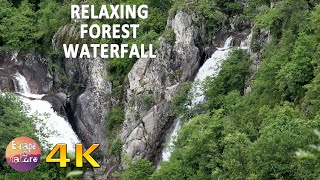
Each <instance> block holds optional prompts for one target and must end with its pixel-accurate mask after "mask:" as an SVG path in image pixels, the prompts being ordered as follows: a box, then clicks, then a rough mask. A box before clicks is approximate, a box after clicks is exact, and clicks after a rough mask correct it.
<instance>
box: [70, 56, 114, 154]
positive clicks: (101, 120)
mask: <svg viewBox="0 0 320 180" xmlns="http://www.w3.org/2000/svg"><path fill="white" fill-rule="evenodd" d="M75 61H77V63H76V62H75ZM67 64H69V65H70V66H71V68H70V69H68V70H67V72H68V75H69V77H72V78H82V79H83V82H84V84H85V89H84V92H82V93H81V94H80V95H73V98H72V99H73V100H72V101H71V102H70V108H71V119H73V124H74V126H75V129H76V132H77V134H78V135H79V138H80V139H81V140H82V142H83V143H85V145H87V146H91V145H92V144H93V143H99V144H100V145H101V149H105V142H106V137H105V134H106V133H105V129H106V128H105V112H106V110H107V109H108V108H109V106H110V97H109V96H108V94H110V93H111V84H110V82H108V81H107V80H106V77H107V71H106V69H105V65H104V61H103V60H102V59H101V58H97V59H75V60H72V59H70V60H67ZM73 65H76V66H73ZM70 66H69V67H70ZM79 76H80V77H79ZM104 153H106V152H104Z"/></svg>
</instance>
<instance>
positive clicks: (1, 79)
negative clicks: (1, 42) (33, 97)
mask: <svg viewBox="0 0 320 180" xmlns="http://www.w3.org/2000/svg"><path fill="white" fill-rule="evenodd" d="M47 63H48V61H47V59H45V58H43V57H42V56H41V55H40V54H39V53H36V52H29V53H25V52H19V51H15V52H7V53H1V54H0V67H1V69H0V70H1V71H0V83H1V86H0V88H1V90H8V91H12V92H14V91H15V88H14V78H13V77H12V76H13V75H14V74H15V73H16V72H19V73H21V74H23V75H24V76H25V77H26V79H27V81H28V84H29V86H30V89H31V92H32V93H37V94H43V93H48V92H50V91H51V89H52V77H51V74H50V71H49V69H48V64H47Z"/></svg>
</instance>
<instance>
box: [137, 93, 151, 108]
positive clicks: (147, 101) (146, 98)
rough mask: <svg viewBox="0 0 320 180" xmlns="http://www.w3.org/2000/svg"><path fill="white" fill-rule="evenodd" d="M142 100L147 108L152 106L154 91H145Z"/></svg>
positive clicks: (141, 96)
mask: <svg viewBox="0 0 320 180" xmlns="http://www.w3.org/2000/svg"><path fill="white" fill-rule="evenodd" d="M140 100H141V102H142V104H143V105H144V106H145V107H146V108H147V109H149V108H151V107H152V104H153V92H152V91H151V92H148V91H147V92H144V93H143V94H141V95H140Z"/></svg>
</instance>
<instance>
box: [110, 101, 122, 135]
mask: <svg viewBox="0 0 320 180" xmlns="http://www.w3.org/2000/svg"><path fill="white" fill-rule="evenodd" d="M123 121H124V112H123V107H121V106H115V107H112V108H111V109H110V110H109V112H108V113H107V116H106V124H107V130H108V131H110V132H111V131H112V130H114V128H116V127H119V126H120V125H121V124H122V122H123Z"/></svg>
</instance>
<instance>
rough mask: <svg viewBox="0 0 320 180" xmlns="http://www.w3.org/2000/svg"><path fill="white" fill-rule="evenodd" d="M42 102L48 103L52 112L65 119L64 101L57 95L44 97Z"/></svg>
mask: <svg viewBox="0 0 320 180" xmlns="http://www.w3.org/2000/svg"><path fill="white" fill-rule="evenodd" d="M41 99H42V100H45V101H48V102H49V103H50V104H51V105H52V108H53V110H54V111H56V112H57V113H58V114H59V115H61V116H64V117H66V111H65V100H64V99H62V98H61V97H60V96H58V95H46V96H43V97H42V98H41Z"/></svg>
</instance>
